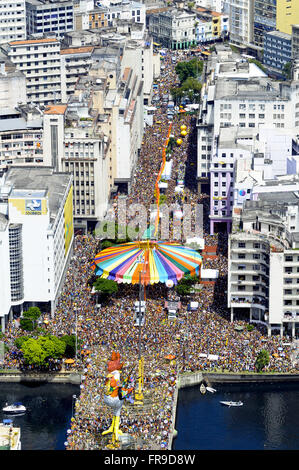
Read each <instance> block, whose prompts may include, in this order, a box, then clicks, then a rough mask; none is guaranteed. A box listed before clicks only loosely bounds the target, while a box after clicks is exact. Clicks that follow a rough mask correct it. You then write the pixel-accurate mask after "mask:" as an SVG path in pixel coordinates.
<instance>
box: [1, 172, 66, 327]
mask: <svg viewBox="0 0 299 470" xmlns="http://www.w3.org/2000/svg"><path fill="white" fill-rule="evenodd" d="M72 209H73V208H72V177H71V175H69V174H61V173H60V174H59V173H55V172H54V171H53V169H52V168H42V169H40V168H23V167H19V168H17V167H15V168H10V169H9V170H8V172H7V173H6V174H5V175H4V176H3V177H2V178H1V180H0V212H1V215H0V221H1V223H0V253H1V267H0V279H1V281H3V282H1V283H0V318H1V327H2V331H4V330H5V324H6V322H7V320H8V318H10V319H11V318H12V315H13V314H15V315H19V314H20V313H22V311H23V309H26V308H28V306H31V305H39V306H40V307H41V308H42V310H43V309H47V310H48V311H51V314H52V315H53V314H54V309H55V306H56V302H57V300H58V297H59V294H60V289H61V285H62V282H63V279H64V274H65V271H66V269H67V266H68V262H69V259H70V255H71V252H72V244H73V210H72Z"/></svg>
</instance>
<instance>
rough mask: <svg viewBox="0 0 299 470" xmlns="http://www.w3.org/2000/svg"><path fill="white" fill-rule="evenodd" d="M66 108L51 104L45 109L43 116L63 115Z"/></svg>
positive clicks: (64, 105) (61, 105)
mask: <svg viewBox="0 0 299 470" xmlns="http://www.w3.org/2000/svg"><path fill="white" fill-rule="evenodd" d="M66 108H67V105H66V104H51V105H49V106H47V107H46V109H45V112H44V114H64V113H65V111H66Z"/></svg>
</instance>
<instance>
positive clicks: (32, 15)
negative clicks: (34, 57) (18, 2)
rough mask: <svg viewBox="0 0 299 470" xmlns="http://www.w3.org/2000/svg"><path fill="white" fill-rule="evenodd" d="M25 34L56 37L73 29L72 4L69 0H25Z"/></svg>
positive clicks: (61, 36) (60, 36)
mask: <svg viewBox="0 0 299 470" xmlns="http://www.w3.org/2000/svg"><path fill="white" fill-rule="evenodd" d="M26 21H27V34H28V35H31V36H32V35H35V36H37V37H38V36H39V37H42V36H43V35H45V36H50V35H53V34H54V35H55V36H56V37H57V38H58V39H61V38H63V36H64V34H65V33H66V32H68V31H72V30H73V29H74V6H73V2H72V1H71V0H60V1H57V2H55V1H52V0H26Z"/></svg>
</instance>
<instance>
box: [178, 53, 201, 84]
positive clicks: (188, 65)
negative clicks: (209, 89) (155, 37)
mask: <svg viewBox="0 0 299 470" xmlns="http://www.w3.org/2000/svg"><path fill="white" fill-rule="evenodd" d="M202 70H203V61H202V60H198V59H197V58H196V57H194V59H191V60H189V61H185V62H179V63H178V64H177V65H176V67H175V71H176V73H177V75H178V77H179V79H180V82H181V84H182V83H184V81H185V80H187V78H190V77H193V78H197V77H198V76H199V75H200V74H201V73H202Z"/></svg>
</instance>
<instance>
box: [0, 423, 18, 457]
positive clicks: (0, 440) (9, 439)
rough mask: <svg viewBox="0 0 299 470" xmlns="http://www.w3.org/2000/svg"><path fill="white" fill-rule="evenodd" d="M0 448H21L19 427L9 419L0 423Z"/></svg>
mask: <svg viewBox="0 0 299 470" xmlns="http://www.w3.org/2000/svg"><path fill="white" fill-rule="evenodd" d="M0 450H21V429H20V428H17V427H14V426H13V425H12V421H11V420H10V419H7V420H3V422H2V423H0Z"/></svg>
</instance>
